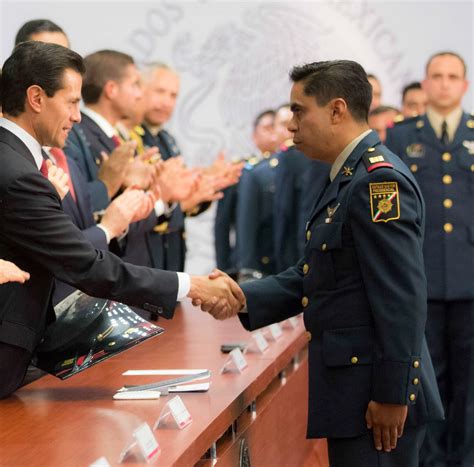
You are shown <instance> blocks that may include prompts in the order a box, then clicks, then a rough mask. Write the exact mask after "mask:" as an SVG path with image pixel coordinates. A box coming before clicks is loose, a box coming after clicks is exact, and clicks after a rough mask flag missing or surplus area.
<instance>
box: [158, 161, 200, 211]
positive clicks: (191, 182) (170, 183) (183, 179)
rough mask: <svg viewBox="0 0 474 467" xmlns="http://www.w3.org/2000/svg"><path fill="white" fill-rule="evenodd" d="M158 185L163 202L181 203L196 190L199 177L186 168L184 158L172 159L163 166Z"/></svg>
mask: <svg viewBox="0 0 474 467" xmlns="http://www.w3.org/2000/svg"><path fill="white" fill-rule="evenodd" d="M156 183H157V184H158V186H159V187H160V191H161V198H162V199H163V201H165V202H179V201H182V200H184V199H186V198H188V197H189V196H190V195H191V193H192V192H193V191H195V190H196V187H197V175H196V173H195V171H193V170H189V169H188V168H186V166H185V165H184V162H183V158H182V157H171V158H169V159H168V160H166V161H164V162H163V163H162V164H161V166H160V171H159V173H158V174H157V177H156Z"/></svg>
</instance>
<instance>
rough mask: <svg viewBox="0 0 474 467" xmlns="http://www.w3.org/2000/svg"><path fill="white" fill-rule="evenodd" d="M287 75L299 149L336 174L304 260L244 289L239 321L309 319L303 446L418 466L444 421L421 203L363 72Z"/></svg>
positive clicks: (313, 68)
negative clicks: (432, 430)
mask: <svg viewBox="0 0 474 467" xmlns="http://www.w3.org/2000/svg"><path fill="white" fill-rule="evenodd" d="M290 76H291V79H292V81H293V83H294V84H293V87H292V92H291V108H292V111H293V118H292V120H291V122H290V125H289V129H290V131H291V132H292V133H293V139H294V142H295V146H296V147H297V149H299V150H301V151H302V152H303V153H304V154H306V155H307V156H308V157H310V158H313V159H319V160H322V161H324V162H326V163H329V164H331V165H332V167H331V172H330V179H328V181H327V182H328V183H327V188H326V190H325V191H324V192H323V193H321V195H320V197H319V200H315V201H316V203H315V208H314V209H313V211H312V214H311V216H310V218H309V221H308V224H307V229H306V239H307V243H306V248H305V253H304V257H303V258H302V259H301V260H300V261H299V262H298V264H297V265H296V266H294V267H293V268H290V269H288V270H286V271H284V272H282V273H280V274H279V275H277V276H272V277H267V278H264V279H262V280H259V281H252V282H247V283H245V284H244V285H243V287H242V288H243V290H244V293H245V296H246V300H247V307H246V309H245V310H244V311H246V312H241V313H240V314H239V317H240V318H241V321H242V323H243V324H244V326H245V327H246V328H247V329H257V328H260V327H262V326H265V325H268V324H271V323H274V322H278V321H281V320H283V319H285V318H288V317H290V316H293V315H296V314H298V313H301V312H304V320H305V326H306V328H307V331H308V341H309V404H308V407H309V409H308V411H309V413H308V437H310V438H328V446H329V460H330V464H331V466H333V467H334V466H335V467H339V466H346V467H349V466H350V467H358V466H361V467H362V466H363V467H370V466H381V465H382V466H403V467H410V466H413V467H415V466H418V451H419V448H420V446H421V443H422V440H423V435H424V424H425V423H426V422H427V421H428V420H432V419H437V418H439V417H441V416H442V406H441V402H440V400H439V394H438V391H437V386H436V381H435V375H434V371H433V368H432V365H431V360H430V357H429V353H428V351H427V347H426V343H425V341H424V327H425V319H426V280H425V274H424V269H423V254H422V244H423V230H424V217H425V216H424V203H423V198H422V196H421V192H420V190H419V187H418V185H417V183H416V181H415V179H414V177H413V175H412V174H411V173H410V171H409V170H408V169H407V168H406V166H405V165H404V164H403V163H402V162H401V161H400V159H399V158H398V157H397V156H396V155H394V154H393V153H391V152H390V151H389V150H388V149H387V148H386V147H384V146H382V145H381V143H380V140H379V138H378V136H377V134H376V133H375V132H373V131H371V130H370V129H369V127H368V124H367V115H368V111H369V106H370V101H371V87H370V84H369V82H368V81H367V76H366V73H365V71H364V69H363V68H362V67H361V66H360V65H359V64H357V63H355V62H352V61H347V60H338V61H330V62H318V63H312V64H307V65H304V66H301V67H295V68H294V69H293V70H292V71H291V75H290ZM254 170H255V169H254ZM218 275H219V273H218V272H215V273H214V274H213V277H216V276H218Z"/></svg>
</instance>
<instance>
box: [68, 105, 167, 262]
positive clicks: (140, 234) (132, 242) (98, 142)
mask: <svg viewBox="0 0 474 467" xmlns="http://www.w3.org/2000/svg"><path fill="white" fill-rule="evenodd" d="M81 117H82V119H81V123H80V124H78V125H75V127H74V128H75V129H74V131H73V132H71V133H70V135H69V138H68V147H69V149H67V152H66V153H67V155H68V159H69V160H73V161H74V162H75V163H77V164H78V165H79V167H80V168H81V172H82V174H83V175H84V176H85V177H86V178H87V180H88V182H89V183H88V187H89V190H90V196H91V198H92V200H94V197H97V191H96V189H97V187H100V185H101V184H102V185H103V183H102V182H101V181H100V180H99V179H98V178H97V176H98V171H99V167H100V164H101V163H102V157H101V155H100V154H101V152H102V151H103V152H105V153H107V154H110V153H111V152H112V151H113V150H114V149H115V143H114V141H113V140H112V138H109V137H108V136H107V135H106V134H105V133H104V132H103V131H102V129H101V128H100V127H99V126H98V125H97V124H96V123H95V122H94V120H92V119H91V118H90V117H88V116H87V115H85V114H81ZM81 135H83V136H81ZM76 138H77V141H76ZM79 140H84V142H85V144H78V141H79ZM99 193H100V190H99ZM97 202H98V201H97V200H96V203H97ZM93 204H94V201H93ZM104 207H106V206H104ZM156 221H157V218H156V215H155V213H154V212H152V213H151V214H150V215H149V216H148V218H147V219H144V220H142V221H140V222H135V223H134V224H131V225H130V228H129V232H128V234H127V236H126V237H125V238H124V239H123V240H122V241H120V250H119V251H117V253H118V254H119V255H120V257H121V258H122V259H123V260H124V261H127V262H130V263H133V264H137V265H139V266H148V267H151V266H153V267H156V268H160V264H158V263H157V262H155V261H153V255H152V252H151V245H150V240H149V233H150V232H152V229H153V227H154V226H155V225H156Z"/></svg>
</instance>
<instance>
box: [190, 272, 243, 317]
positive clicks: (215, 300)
mask: <svg viewBox="0 0 474 467" xmlns="http://www.w3.org/2000/svg"><path fill="white" fill-rule="evenodd" d="M188 297H190V298H191V299H192V302H193V305H194V306H200V307H201V310H202V311H206V312H208V313H209V314H211V315H212V316H213V317H214V318H215V319H219V320H223V319H227V318H232V317H233V316H235V315H236V314H237V313H238V312H239V311H240V310H241V309H242V308H243V307H244V306H245V295H244V293H243V292H242V289H241V288H240V287H239V286H238V285H237V283H236V282H235V281H233V280H232V279H231V278H230V277H229V276H228V275H227V274H226V273H224V272H222V271H219V270H218V269H216V270H214V271H213V272H212V273H211V274H210V275H209V277H206V276H191V289H190V291H189V293H188Z"/></svg>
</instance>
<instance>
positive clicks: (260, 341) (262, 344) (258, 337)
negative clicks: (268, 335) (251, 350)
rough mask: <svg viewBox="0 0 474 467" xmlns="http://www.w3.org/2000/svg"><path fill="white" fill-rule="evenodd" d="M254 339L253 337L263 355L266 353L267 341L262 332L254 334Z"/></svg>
mask: <svg viewBox="0 0 474 467" xmlns="http://www.w3.org/2000/svg"><path fill="white" fill-rule="evenodd" d="M252 337H253V340H254V341H255V344H256V346H257V348H258V350H259V351H260V352H261V353H263V352H265V350H267V349H268V342H267V339H265V337H264V335H263V334H262V333H261V332H260V331H257V332H255V333H253V336H252Z"/></svg>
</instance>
